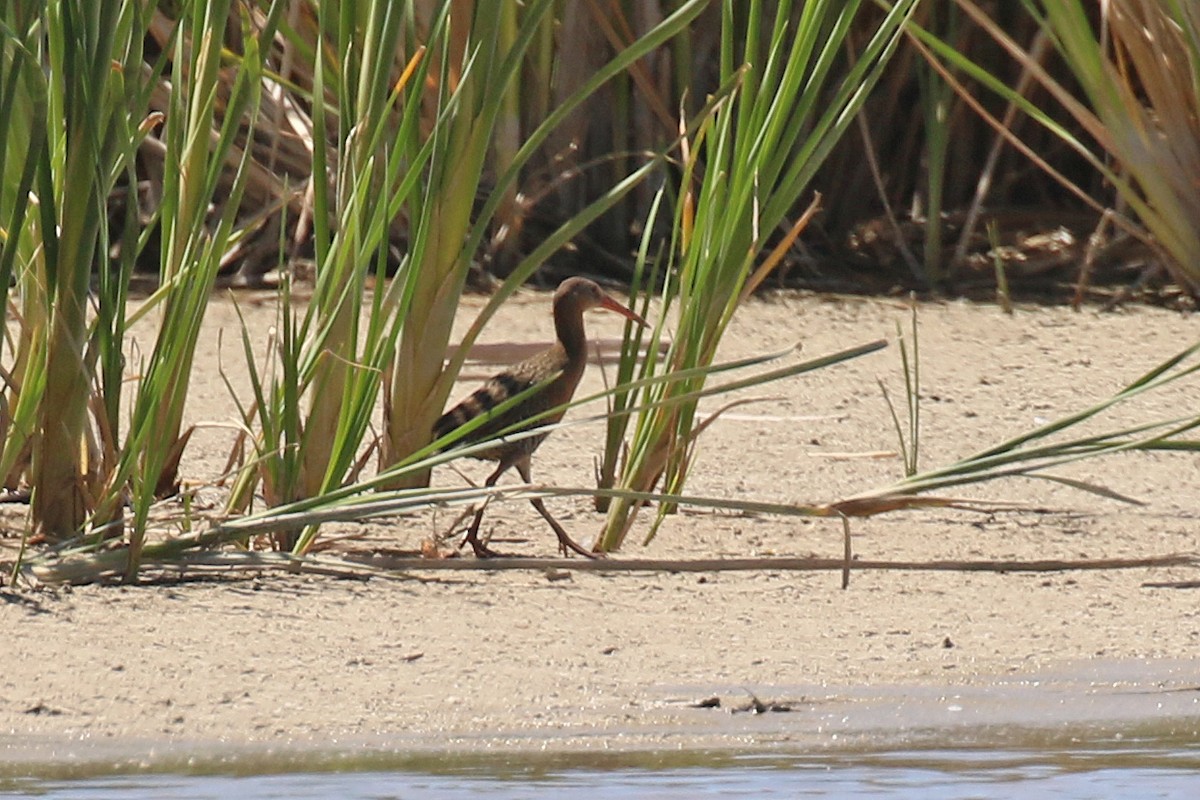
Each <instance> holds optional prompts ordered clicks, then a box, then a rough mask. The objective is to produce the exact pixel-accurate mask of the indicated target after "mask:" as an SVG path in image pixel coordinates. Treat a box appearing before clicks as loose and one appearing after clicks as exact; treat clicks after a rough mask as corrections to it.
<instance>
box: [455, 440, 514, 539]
mask: <svg viewBox="0 0 1200 800" xmlns="http://www.w3.org/2000/svg"><path fill="white" fill-rule="evenodd" d="M508 466H509V465H508V464H505V463H504V462H503V461H501V462H500V466H498V467H496V471H495V472H493V473H492V474H491V475H488V477H487V480H486V481H484V482H483V485H484V486H495V485H496V481H498V480H500V476H501V475H503V474H504V470H506V469H508ZM490 500H491V498H490V497H489V498H487V499H486V500H484V501H483V505H481V506H480V507H479V510H478V511H476V512H475V519H473V520H471V527H469V528H467V538H465V539H463V544H469V545H471V549H472V550H474V551H475V557H476V558H499V557H501V556H503V555H504V554H503V553H497V552H496V551H495V550H493V549H492V548H490V547H488V546H487V545H486V544H484V543H483V542H481V541H479V523H480V522H482V521H483V512H484V511H486V510H487V506H488V502H489V501H490ZM461 546H462V545H459V547H461Z"/></svg>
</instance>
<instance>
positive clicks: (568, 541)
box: [514, 458, 600, 558]
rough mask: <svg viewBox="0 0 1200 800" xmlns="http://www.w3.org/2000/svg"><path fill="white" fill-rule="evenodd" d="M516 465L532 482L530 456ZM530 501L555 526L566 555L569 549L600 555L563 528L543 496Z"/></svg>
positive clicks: (523, 478) (522, 477) (529, 481)
mask: <svg viewBox="0 0 1200 800" xmlns="http://www.w3.org/2000/svg"><path fill="white" fill-rule="evenodd" d="M514 466H515V467H516V468H517V472H519V473H521V480H523V481H525V482H526V483H531V482H532V481H531V480H530V477H529V476H530V471H529V460H528V458H526V459H525V460H524V461H518V462H517V463H516V464H515V465H514ZM529 502H530V503H532V504H533V507H534V508H536V509H537V512H538V513H539V514H541V515H542V519H544V520H546V522H549V523H550V527H551V528H554V534H555V535H556V536H558V549H559V550H561V551H562V554H563V555H564V556H565V555H569V552H568V551H569V550H574V551H575V552H576V553H579V555H581V556H583V557H584V558H599V557H600V555H599V554H598V553H593V552H592V551H590V550H588V549H587V548H586V547H584V546H583V545H581V544H579V542H577V541H575V540H574V539H572V538H571V537H570V535H568V534H567V532H566V531H565V530H563V526H562V525H559V524H558V520H556V519H555V518H554V517H552V516H550V512H549V511H547V510H546V506H545V504H544V503H543V502H542V498H540V497H534V498H531V499H530V500H529Z"/></svg>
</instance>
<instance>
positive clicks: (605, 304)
mask: <svg viewBox="0 0 1200 800" xmlns="http://www.w3.org/2000/svg"><path fill="white" fill-rule="evenodd" d="M600 307H601V308H607V309H608V310H609V311H615V312H617V313H618V314H620V315H621V316H622V317H625V318H626V319H631V320H633V321H634V322H636V323H637V324H638V325H641V326H642V327H643V328H649V327H650V323H649V322H646V320H644V319H642V318H641V317H640V316H639V315H638V314H637V313H636V312H634V311H632V310H630V309H628V308H626V307H625V306H623V305H621V304H620V303H618V302H617V301H616V300H613V299H612V298H611V297H609V296H608V295H604V299H603V300H601V301H600Z"/></svg>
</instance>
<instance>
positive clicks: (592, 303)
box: [554, 277, 647, 325]
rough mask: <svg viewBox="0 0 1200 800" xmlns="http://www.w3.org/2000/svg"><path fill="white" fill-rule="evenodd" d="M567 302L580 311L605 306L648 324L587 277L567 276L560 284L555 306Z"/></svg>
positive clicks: (635, 320)
mask: <svg viewBox="0 0 1200 800" xmlns="http://www.w3.org/2000/svg"><path fill="white" fill-rule="evenodd" d="M565 304H570V305H572V306H575V307H576V308H578V309H579V311H580V312H584V311H588V310H590V309H593V308H603V309H606V310H608V311H615V312H616V313H618V314H620V315H621V316H623V317H625V318H626V319H631V320H633V321H634V322H636V323H638V324H639V325H646V324H647V323H646V320H644V319H642V318H641V317H640V316H638V314H636V313H635V312H633V311H632V310H631V309H629V308H626V307H625V306H623V305H621V304H620V303H618V302H617V301H616V300H614V299H612V298H611V297H609V295H608V293H607V292H605V291H604V290H603V289H601V288H600V286H599V284H597V283H596V282H595V281H591V280H588V279H587V278H578V277H576V278H567V279H566V280H565V281H563V282H562V283H560V284H559V285H558V291H556V292H555V293H554V306H555V308H559V307H560V305H565Z"/></svg>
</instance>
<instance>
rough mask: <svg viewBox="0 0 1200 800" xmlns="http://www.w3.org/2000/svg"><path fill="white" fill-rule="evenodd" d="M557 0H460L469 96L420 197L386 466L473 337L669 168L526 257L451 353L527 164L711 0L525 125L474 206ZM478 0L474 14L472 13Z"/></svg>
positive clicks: (451, 114) (585, 212)
mask: <svg viewBox="0 0 1200 800" xmlns="http://www.w3.org/2000/svg"><path fill="white" fill-rule="evenodd" d="M552 5H553V4H552V3H548V2H533V3H528V4H525V5H524V6H523V7H521V8H519V9H518V8H517V7H516V6H514V5H510V4H498V3H479V4H467V3H463V4H458V3H456V4H454V5H453V7H454V9H455V14H456V15H459V14H461V15H462V16H464V17H467V18H469V19H470V27H469V28H467V29H466V31H462V29H461V28H460V29H459V31H460V36H462V37H463V44H461V45H460V46H459V47H458V48H456V49H454V50H452V51H450V54H449V55H451V56H453V57H455V58H457V59H460V61H455V62H452V63H450V64H448V65H447V66H446V67H445V70H444V77H445V79H446V80H447V81H448V80H449V79H450V76H460V77H459V83H458V90H457V97H456V100H455V103H454V104H453V107H452V108H450V109H448V111H447V113H446V114H445V116H444V117H442V124H441V125H439V127H438V128H437V129H436V130H435V131H434V133H433V134H432V139H433V141H434V149H433V156H432V158H431V161H430V166H429V185H428V187H427V190H426V193H425V196H424V197H422V198H421V202H420V203H419V204H416V205H415V206H414V207H413V208H411V209H410V214H411V216H412V220H413V222H412V225H413V243H412V249H411V251H410V253H409V255H408V256H407V258H406V266H405V268H404V270H403V272H402V275H401V276H399V277H398V280H402V281H403V284H404V287H405V288H404V290H403V296H404V297H405V298H406V300H407V303H406V306H405V308H404V312H403V314H404V318H403V324H402V333H401V336H400V340H399V343H398V346H397V350H396V355H395V359H394V361H393V362H392V363H391V364H390V366H389V374H388V391H387V394H386V396H385V402H384V410H385V415H386V420H385V432H384V441H383V445H382V462H381V465H382V466H383V467H384V468H391V467H394V466H396V465H399V464H401V463H402V462H403V461H404V460H405V459H406V458H409V457H410V456H412V455H413V454H414V453H417V452H419V451H420V450H421V449H422V448H424V447H425V446H426V445H428V444H429V442H430V439H431V434H432V430H433V423H434V421H435V420H436V419H437V417H438V415H440V414H441V412H442V410H443V406H444V405H445V402H446V399H447V397H448V396H449V393H450V390H451V388H452V386H453V382H454V379H455V377H456V376H457V374H458V371H459V369H460V368H461V367H462V364H463V362H464V360H465V359H466V356H467V351H468V348H469V347H470V345H471V343H472V342H473V341H474V340H475V338H476V337H477V336H478V335H479V333H480V331H481V330H482V328H483V326H484V324H485V323H486V322H487V321H488V320H489V319H490V318H491V316H492V315H493V314H494V313H495V311H496V309H497V308H498V307H499V306H500V304H501V303H503V302H504V301H505V300H506V299H508V297H510V296H511V295H512V293H513V292H514V291H515V290H516V288H517V287H518V286H520V285H521V283H523V282H524V281H525V280H526V279H528V278H529V277H530V276H531V275H532V274H533V272H534V271H535V270H536V269H537V268H538V267H539V266H541V265H542V264H543V263H545V261H546V259H548V258H549V257H550V256H551V255H553V254H554V253H555V252H556V251H557V250H559V249H561V248H562V247H563V246H565V245H566V244H568V243H569V242H570V241H571V239H572V238H573V237H575V236H576V235H578V234H579V233H580V232H582V231H583V230H584V229H585V228H586V227H587V226H588V225H589V224H591V223H592V222H594V221H595V220H596V219H597V218H598V217H599V216H600V215H601V214H602V213H603V212H605V211H606V210H608V209H610V208H612V207H613V206H614V205H616V204H617V203H618V202H619V201H620V200H621V199H622V198H623V197H625V196H626V195H627V194H628V193H629V192H630V190H631V189H632V188H633V187H634V186H636V185H637V184H638V183H639V182H640V181H642V180H643V179H644V178H645V177H646V176H647V175H649V174H651V172H653V171H654V170H656V169H657V168H658V163H657V160H656V159H652V158H651V159H647V160H646V161H645V162H644V163H643V164H642V165H640V166H638V167H636V168H634V169H633V170H632V171H631V172H630V173H629V174H628V175H626V176H625V177H623V178H622V179H620V180H618V181H617V182H615V183H614V185H613V186H612V187H611V188H609V189H608V190H607V191H605V192H604V193H602V194H601V195H600V196H599V197H597V198H596V199H595V200H593V201H592V202H590V203H589V204H588V205H587V206H586V207H584V208H583V209H582V210H580V211H579V212H578V213H576V214H575V215H574V216H572V217H571V218H569V219H567V220H566V221H564V222H562V223H561V224H560V225H558V227H556V228H555V229H554V230H553V231H552V232H550V233H549V234H548V235H547V236H546V237H545V238H544V239H543V240H542V241H541V242H540V243H539V244H538V245H537V246H536V247H534V248H533V249H532V251H531V252H530V253H529V254H528V255H527V256H525V257H524V258H523V259H521V260H520V261H519V263H517V264H516V266H515V267H514V268H513V270H512V272H511V273H510V274H509V275H508V276H507V278H506V279H505V280H504V282H503V284H502V285H501V286H500V287H499V288H497V289H496V291H495V292H494V293H493V295H492V298H491V300H490V301H489V303H488V304H487V305H486V306H485V307H484V308H483V310H482V311H480V313H479V315H478V316H477V317H476V319H475V320H474V322H473V323H472V325H471V327H470V328H469V330H468V331H467V333H466V334H465V336H464V337H463V339H462V341H461V342H460V345H459V349H458V351H457V353H456V354H455V355H454V356H453V357H452V358H451V359H450V360H449V361H448V363H445V364H443V356H444V354H445V353H446V350H447V345H448V344H449V337H450V331H451V326H452V324H453V321H454V314H455V312H456V310H457V307H458V298H459V295H460V294H461V292H462V290H463V287H464V285H465V282H466V278H467V274H468V272H469V269H470V266H471V262H472V259H473V258H474V257H475V254H476V253H477V252H478V250H479V247H480V245H481V243H482V242H483V240H484V237H485V235H486V233H487V231H488V226H489V223H490V221H491V220H492V217H493V215H494V214H495V213H496V211H497V209H498V207H499V206H500V205H501V204H502V203H503V202H504V200H505V198H506V197H508V196H509V195H508V192H509V190H510V188H511V187H512V186H513V185H514V183H515V182H516V181H517V180H518V179H519V177H520V175H521V170H522V168H523V167H525V165H526V164H527V163H528V161H529V159H530V158H531V157H532V156H533V155H534V154H535V153H537V152H538V151H539V148H541V147H542V146H543V144H544V143H545V142H546V140H547V138H548V137H550V136H551V134H552V133H554V132H555V131H556V129H557V128H558V126H560V125H562V124H563V122H564V120H565V119H567V118H568V117H569V116H570V115H571V114H572V113H573V112H575V111H576V110H577V109H578V108H579V107H580V106H581V104H583V102H584V101H585V100H587V99H588V98H590V97H591V96H592V95H593V94H594V93H596V92H597V91H598V90H599V89H600V88H601V87H603V86H604V85H605V84H606V83H607V82H608V81H610V80H612V79H613V78H614V77H615V76H617V75H619V74H621V73H622V72H624V71H625V70H627V69H630V68H631V67H632V65H634V64H635V63H636V62H637V61H638V59H640V58H642V57H644V56H646V55H647V54H648V53H651V52H653V51H654V50H655V49H656V48H658V47H660V46H661V45H663V44H664V43H666V42H667V41H669V40H671V39H672V38H673V37H675V36H677V35H679V34H680V33H681V32H682V31H684V30H685V29H686V27H687V25H688V24H689V22H691V21H692V20H693V19H694V18H695V17H696V15H697V14H699V13H700V11H701V10H702V9H703V7H704V6H705V3H704V2H699V1H698V0H692V1H691V2H684V3H681V4H679V6H678V7H677V9H676V10H675V11H674V13H672V14H671V15H670V16H668V17H666V18H665V19H663V20H662V21H661V22H660V23H659V24H658V25H656V26H654V27H653V28H652V29H651V30H649V31H648V32H647V33H646V34H645V35H643V36H642V37H640V38H638V39H637V40H635V41H634V42H632V43H631V44H629V45H628V46H627V47H626V48H625V49H623V50H620V51H619V52H617V53H616V55H615V56H613V58H612V59H610V60H609V61H607V62H606V63H604V64H603V65H602V66H600V67H599V68H598V69H597V70H596V71H595V72H594V74H592V75H590V76H589V77H588V79H587V80H586V81H584V82H583V83H582V84H581V85H579V86H578V88H576V89H575V91H574V92H573V93H572V94H571V95H569V96H568V97H566V98H564V99H563V100H562V101H561V102H560V103H559V105H558V106H557V107H556V108H555V109H554V110H553V111H551V112H550V113H549V114H548V115H547V116H546V118H545V119H544V120H542V121H540V123H538V124H537V126H536V127H535V128H534V129H533V130H532V131H531V132H530V133H529V134H528V135H526V136H525V137H524V141H523V144H522V145H521V147H520V148H519V150H518V151H517V152H516V153H515V154H514V155H513V156H512V158H511V161H510V162H509V163H506V164H503V165H498V169H497V171H496V174H495V175H494V176H493V180H492V185H491V187H490V189H491V191H490V195H489V197H488V199H487V200H486V201H485V202H484V203H483V205H482V208H481V209H480V210H479V211H478V212H475V213H473V209H472V204H473V201H474V198H475V197H476V194H477V191H478V190H479V187H480V182H481V179H482V176H483V168H484V156H485V155H486V153H487V148H488V143H489V139H490V135H491V132H492V131H494V130H495V129H496V126H497V125H498V124H499V118H500V114H501V112H502V111H503V110H504V109H505V108H507V101H508V99H509V98H510V96H511V93H512V92H514V91H516V88H517V86H518V80H519V78H520V75H521V70H522V65H523V58H524V55H525V53H526V52H527V51H528V49H529V48H530V46H531V44H532V43H533V42H535V41H538V37H539V36H540V35H541V34H542V32H543V31H544V30H545V24H546V19H547V17H546V15H547V14H548V13H549V12H550V10H551V8H552ZM471 6H473V8H474V17H473V18H470V17H469V15H467V13H466V9H467V8H468V7H471ZM512 14H515V15H517V18H516V19H515V21H514V20H508V19H506V17H505V15H512ZM501 34H502V35H501ZM506 37H511V38H506ZM427 480H428V475H427V474H425V473H421V472H417V473H411V474H410V475H409V477H407V478H406V479H404V480H403V481H399V480H398V481H397V483H396V484H395V485H396V486H402V485H406V486H413V485H421V484H423V483H425V482H427Z"/></svg>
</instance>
